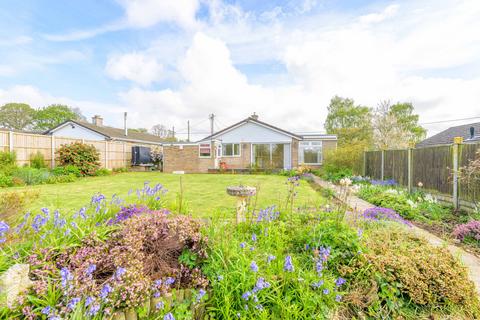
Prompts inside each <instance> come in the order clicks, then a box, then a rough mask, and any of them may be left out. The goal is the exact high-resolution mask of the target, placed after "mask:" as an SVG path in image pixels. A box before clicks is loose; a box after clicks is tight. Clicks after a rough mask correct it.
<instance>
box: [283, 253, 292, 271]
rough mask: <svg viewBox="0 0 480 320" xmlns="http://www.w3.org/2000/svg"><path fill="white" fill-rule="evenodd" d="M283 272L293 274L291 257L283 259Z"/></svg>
mask: <svg viewBox="0 0 480 320" xmlns="http://www.w3.org/2000/svg"><path fill="white" fill-rule="evenodd" d="M283 270H285V271H288V272H293V270H294V267H293V264H292V257H291V256H286V257H285V264H284V265H283Z"/></svg>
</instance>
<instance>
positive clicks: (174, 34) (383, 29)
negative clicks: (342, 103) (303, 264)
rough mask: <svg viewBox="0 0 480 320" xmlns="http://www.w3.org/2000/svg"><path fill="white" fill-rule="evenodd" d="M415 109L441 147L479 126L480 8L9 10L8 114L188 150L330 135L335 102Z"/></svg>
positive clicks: (1, 84) (76, 4) (78, 6)
mask: <svg viewBox="0 0 480 320" xmlns="http://www.w3.org/2000/svg"><path fill="white" fill-rule="evenodd" d="M335 95H338V96H341V97H348V98H352V99H354V100H355V102H356V103H357V104H361V105H366V106H370V107H376V106H377V105H378V104H379V103H380V102H381V101H385V100H389V101H390V102H392V103H395V102H411V103H413V105H414V106H415V110H416V112H417V113H418V114H419V115H420V122H421V123H425V127H426V128H427V129H428V132H429V135H432V134H434V133H436V132H438V131H439V130H442V129H446V128H447V127H449V126H453V125H460V124H463V123H468V122H480V118H478V119H472V120H465V121H447V122H443V123H436V124H426V123H430V122H437V121H445V120H451V119H462V118H471V117H480V1H478V0H457V1H454V0H403V1H366V0H352V1H334V0H297V1H293V0H278V1H254V0H243V1H240V0H239V1H234V0H223V1H222V0H110V1H108V0H82V1H56V0H41V1H40V0H37V1H34V0H22V1H2V2H1V3H0V104H4V103H7V102H25V103H28V104H30V105H31V106H32V107H35V108H40V107H44V106H46V105H48V104H52V103H64V104H68V105H70V106H72V107H78V108H80V109H81V110H82V111H83V113H84V114H85V116H87V117H91V116H93V115H95V114H99V115H101V116H103V117H104V119H105V120H104V122H105V124H107V125H111V126H118V127H121V126H122V125H123V112H125V111H127V112H128V123H129V126H130V127H145V128H151V127H152V126H153V125H155V124H163V125H165V126H167V127H173V126H174V127H175V131H176V132H177V133H178V135H179V137H181V138H182V137H185V134H186V126H187V120H189V121H190V123H191V130H192V132H196V133H197V134H199V135H202V134H204V133H205V134H206V133H208V131H209V123H208V115H209V114H211V113H213V114H215V115H216V118H215V119H216V121H215V129H216V130H218V129H221V128H223V127H225V126H227V125H230V124H232V123H234V122H237V121H240V120H241V119H244V118H246V117H248V116H249V115H251V114H252V113H253V112H256V113H257V114H258V115H259V117H260V120H263V121H265V122H268V123H272V124H274V125H277V126H279V127H282V128H284V129H287V130H291V131H294V132H321V131H323V130H324V128H323V124H324V122H325V118H326V115H327V106H328V104H329V101H330V99H331V98H332V97H333V96H335Z"/></svg>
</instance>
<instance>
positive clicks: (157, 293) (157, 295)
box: [153, 291, 161, 298]
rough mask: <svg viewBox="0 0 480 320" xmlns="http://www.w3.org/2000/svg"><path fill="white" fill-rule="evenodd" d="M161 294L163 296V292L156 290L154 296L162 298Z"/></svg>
mask: <svg viewBox="0 0 480 320" xmlns="http://www.w3.org/2000/svg"><path fill="white" fill-rule="evenodd" d="M160 296H161V294H160V292H159V291H155V292H154V293H153V297H154V298H160Z"/></svg>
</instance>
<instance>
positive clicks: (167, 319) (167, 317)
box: [163, 312, 175, 320]
mask: <svg viewBox="0 0 480 320" xmlns="http://www.w3.org/2000/svg"><path fill="white" fill-rule="evenodd" d="M163 320H175V318H174V317H173V314H172V313H170V312H169V313H167V314H166V315H165V316H164V317H163Z"/></svg>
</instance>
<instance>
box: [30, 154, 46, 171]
mask: <svg viewBox="0 0 480 320" xmlns="http://www.w3.org/2000/svg"><path fill="white" fill-rule="evenodd" d="M30 167H32V168H35V169H42V168H46V167H47V165H46V163H45V157H44V156H43V154H42V153H40V152H37V153H35V154H31V155H30Z"/></svg>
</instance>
